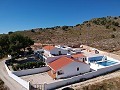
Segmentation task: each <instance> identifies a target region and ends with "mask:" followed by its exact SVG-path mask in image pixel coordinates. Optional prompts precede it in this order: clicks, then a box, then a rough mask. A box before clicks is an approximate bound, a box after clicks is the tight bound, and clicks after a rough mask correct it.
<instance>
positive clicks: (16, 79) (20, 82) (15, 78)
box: [5, 64, 30, 90]
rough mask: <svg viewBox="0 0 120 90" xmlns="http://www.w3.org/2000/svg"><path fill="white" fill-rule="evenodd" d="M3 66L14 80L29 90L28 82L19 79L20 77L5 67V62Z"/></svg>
mask: <svg viewBox="0 0 120 90" xmlns="http://www.w3.org/2000/svg"><path fill="white" fill-rule="evenodd" d="M5 68H6V70H7V72H8V75H9V76H10V77H11V78H13V79H14V80H15V81H17V82H18V83H19V84H21V85H22V86H24V87H25V88H26V89H27V90H29V89H30V88H29V87H30V83H29V82H27V81H25V80H23V79H21V78H20V77H18V76H16V75H15V74H13V73H12V72H11V71H10V70H9V69H8V67H7V65H6V64H5Z"/></svg>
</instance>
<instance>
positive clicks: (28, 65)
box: [12, 62, 45, 71]
mask: <svg viewBox="0 0 120 90" xmlns="http://www.w3.org/2000/svg"><path fill="white" fill-rule="evenodd" d="M43 66H45V63H44V62H27V63H23V64H18V65H12V68H13V70H14V71H17V70H19V69H21V70H23V69H32V68H39V67H43Z"/></svg>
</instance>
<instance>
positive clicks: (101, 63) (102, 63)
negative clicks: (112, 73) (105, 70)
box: [97, 60, 117, 66]
mask: <svg viewBox="0 0 120 90" xmlns="http://www.w3.org/2000/svg"><path fill="white" fill-rule="evenodd" d="M116 63H117V62H114V61H111V60H107V61H104V62H98V63H97V64H99V65H102V66H110V65H113V64H116Z"/></svg>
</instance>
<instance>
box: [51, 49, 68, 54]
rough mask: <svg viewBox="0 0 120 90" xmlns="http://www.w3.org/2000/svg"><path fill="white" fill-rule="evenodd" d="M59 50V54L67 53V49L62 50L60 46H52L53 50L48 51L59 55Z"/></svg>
mask: <svg viewBox="0 0 120 90" xmlns="http://www.w3.org/2000/svg"><path fill="white" fill-rule="evenodd" d="M59 51H61V54H67V53H68V50H64V49H61V48H54V49H53V50H51V51H50V53H51V54H56V55H59Z"/></svg>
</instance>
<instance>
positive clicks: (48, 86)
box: [45, 64, 120, 90]
mask: <svg viewBox="0 0 120 90" xmlns="http://www.w3.org/2000/svg"><path fill="white" fill-rule="evenodd" d="M119 68H120V64H117V65H114V66H111V67H107V68H102V69H99V70H97V71H93V72H89V73H86V74H83V75H79V76H74V77H71V78H67V79H64V80H61V81H58V82H53V83H49V84H45V90H49V89H54V88H57V87H61V86H64V85H68V84H71V83H75V82H78V81H80V80H81V79H83V78H84V79H89V78H92V77H95V76H99V75H102V74H105V73H108V72H111V71H113V70H116V69H119Z"/></svg>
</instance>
